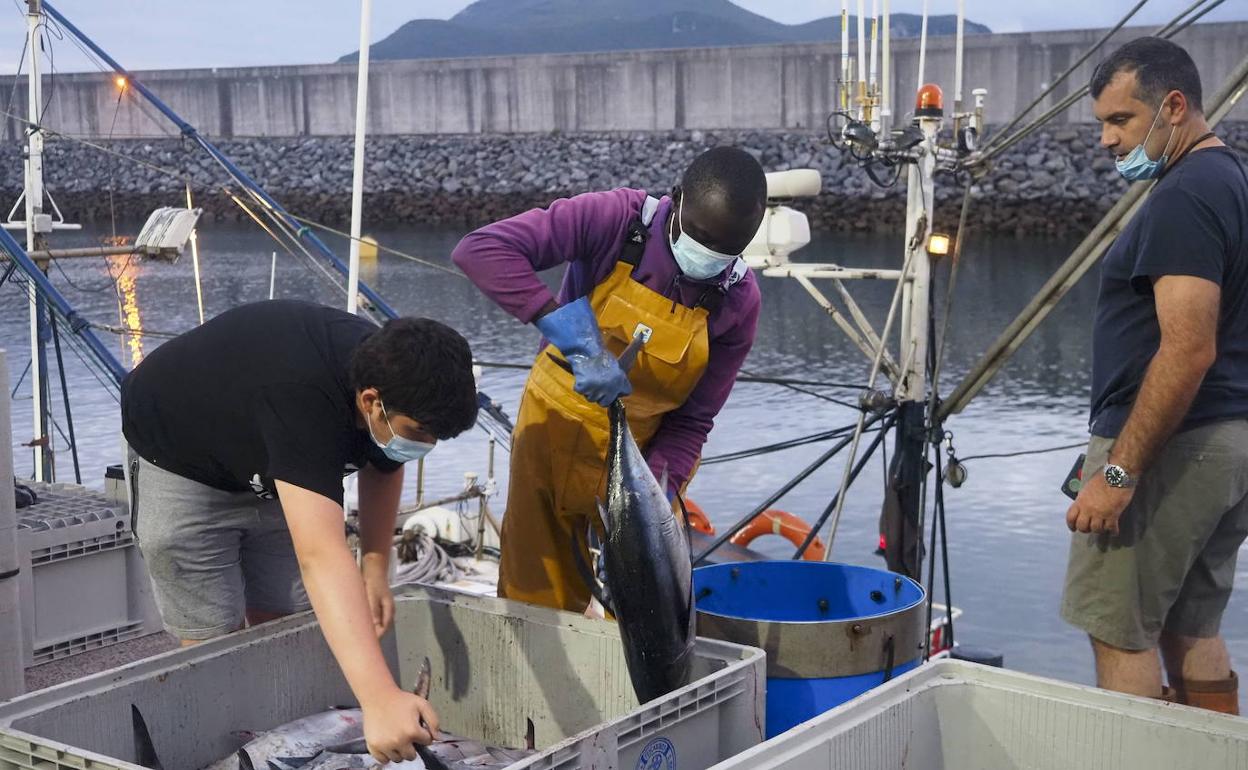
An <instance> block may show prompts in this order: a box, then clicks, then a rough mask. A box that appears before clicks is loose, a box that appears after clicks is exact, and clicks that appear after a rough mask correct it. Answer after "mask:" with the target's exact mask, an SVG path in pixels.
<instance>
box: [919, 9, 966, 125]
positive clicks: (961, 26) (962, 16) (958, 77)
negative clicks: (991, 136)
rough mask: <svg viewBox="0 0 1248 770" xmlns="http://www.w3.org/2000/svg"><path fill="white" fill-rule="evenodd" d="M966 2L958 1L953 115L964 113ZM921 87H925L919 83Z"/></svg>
mask: <svg viewBox="0 0 1248 770" xmlns="http://www.w3.org/2000/svg"><path fill="white" fill-rule="evenodd" d="M965 27H966V0H958V32H957V42H956V43H955V45H954V52H953V114H954V115H959V114H961V112H962V55H963V54H962V49H963V45H964V44H965V42H966V41H965V37H966V35H965ZM919 85H923V84H922V83H919Z"/></svg>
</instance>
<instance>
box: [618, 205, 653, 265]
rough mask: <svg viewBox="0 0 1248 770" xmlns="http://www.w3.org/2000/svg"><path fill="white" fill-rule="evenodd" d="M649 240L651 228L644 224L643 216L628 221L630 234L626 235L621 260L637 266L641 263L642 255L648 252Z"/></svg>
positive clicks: (621, 250)
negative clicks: (647, 244)
mask: <svg viewBox="0 0 1248 770" xmlns="http://www.w3.org/2000/svg"><path fill="white" fill-rule="evenodd" d="M648 240H650V228H649V227H647V226H646V225H644V224H642V221H641V217H635V218H634V219H633V221H632V222H629V223H628V234H627V235H625V236H624V246H623V248H621V249H620V261H621V262H626V263H628V264H630V265H632V266H633V267H637V265H639V264H640V263H641V255H642V254H645V253H646V241H648Z"/></svg>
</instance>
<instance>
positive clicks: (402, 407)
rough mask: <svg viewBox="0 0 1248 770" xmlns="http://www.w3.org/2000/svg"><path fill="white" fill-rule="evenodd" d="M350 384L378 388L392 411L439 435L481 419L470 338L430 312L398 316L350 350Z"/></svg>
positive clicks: (453, 433)
mask: <svg viewBox="0 0 1248 770" xmlns="http://www.w3.org/2000/svg"><path fill="white" fill-rule="evenodd" d="M351 386H352V387H353V388H354V389H355V391H356V392H357V393H358V392H359V391H361V390H364V389H365V388H376V389H377V392H378V393H380V394H381V400H382V402H383V403H384V404H385V405H386V408H387V410H389V411H390V412H391V413H395V412H397V413H399V414H404V415H407V416H408V417H410V418H412V419H413V420H416V421H418V422H419V423H420V424H421V425H422V426H423V427H424V428H425V430H427V431H429V432H430V433H432V434H433V435H434V436H436V437H437V438H439V439H448V438H454V437H455V436H458V435H459V434H460V433H463V432H464V431H466V430H468V429H469V428H471V427H472V426H473V423H475V422H476V420H477V386H476V381H475V379H474V378H473V375H472V350H471V349H470V348H469V347H468V341H467V340H465V339H464V338H463V336H462V335H460V333H459V332H457V331H455V330H454V329H452V328H451V327H449V326H447V325H446V324H443V323H439V322H437V321H434V320H431V319H428V318H410V317H405V318H395V319H392V320H390V321H387V322H386V325H385V326H383V327H381V329H380V330H378V331H377V332H376V333H375V334H371V335H369V336H368V337H367V338H366V339H365V340H364V341H363V342H362V343H360V346H359V347H357V348H356V349H355V352H354V353H353V354H352V356H351Z"/></svg>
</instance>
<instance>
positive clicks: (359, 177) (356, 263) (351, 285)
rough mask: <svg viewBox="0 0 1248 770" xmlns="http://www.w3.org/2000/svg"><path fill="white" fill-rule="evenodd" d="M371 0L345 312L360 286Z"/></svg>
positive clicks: (364, 3)
mask: <svg viewBox="0 0 1248 770" xmlns="http://www.w3.org/2000/svg"><path fill="white" fill-rule="evenodd" d="M372 16H373V0H361V2H360V56H359V72H358V74H357V75H356V84H355V168H354V172H353V174H352V178H351V258H350V263H349V267H348V273H347V312H349V313H354V312H356V303H357V298H358V295H359V286H360V224H361V222H360V220H361V219H362V218H363V213H364V135H365V127H366V125H367V123H368V52H369V37H370V34H369V28H370V27H371V26H372Z"/></svg>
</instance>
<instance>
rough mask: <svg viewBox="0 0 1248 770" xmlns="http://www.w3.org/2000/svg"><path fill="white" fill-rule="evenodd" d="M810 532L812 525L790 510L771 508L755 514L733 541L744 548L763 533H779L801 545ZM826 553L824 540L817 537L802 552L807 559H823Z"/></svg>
mask: <svg viewBox="0 0 1248 770" xmlns="http://www.w3.org/2000/svg"><path fill="white" fill-rule="evenodd" d="M809 534H810V525H809V524H807V523H806V522H804V521H802V520H801V519H800V518H798V517H797V516H794V515H793V514H791V513H789V512H788V511H778V510H775V509H769V510H766V511H763V512H762V513H760V514H758V515H757V516H755V517H754V519H753V521H751V522H750V523H749V524H746V525H745V528H744V529H742V530H741V531H740V532H738V533H737V534H735V535H733V536H732V541H731V542H732V544H733V545H739V546H741V547H742V548H744V547H746V546H748V545H749V544H750V543H752V542H754V540H755V539H756V538H758V537H760V536H762V535H779V536H780V537H783V538H784V539H785V540H788V541H789V542H790V543H792V544H793V545H795V546H801V544H802V543H804V542H806V537H807V535H809ZM825 553H826V550H825V549H824V546H823V541H822V540H820V539H819V538H818V537H816V538H815V539H814V540H812V541H811V542H810V547H809V548H807V549H806V553H804V554H802V558H803V559H805V560H807V561H823V557H824V555H825Z"/></svg>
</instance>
